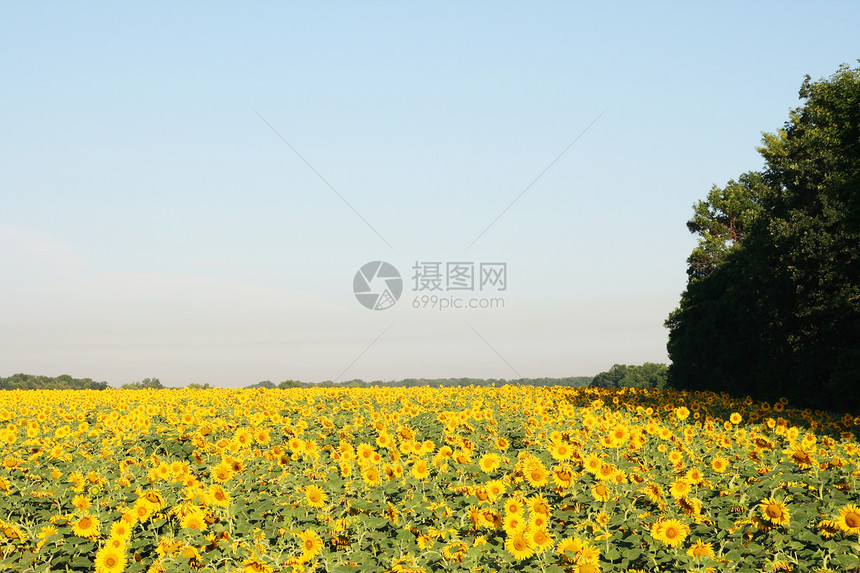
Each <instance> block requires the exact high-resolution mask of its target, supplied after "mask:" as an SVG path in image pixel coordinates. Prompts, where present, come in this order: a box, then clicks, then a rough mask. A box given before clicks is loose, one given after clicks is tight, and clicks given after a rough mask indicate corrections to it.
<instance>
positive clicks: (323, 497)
mask: <svg viewBox="0 0 860 573" xmlns="http://www.w3.org/2000/svg"><path fill="white" fill-rule="evenodd" d="M305 499H307V500H308V505H310V506H311V507H316V508H317V509H319V508H322V507H323V506H325V503H326V502H327V501H328V494H326V492H324V491H323V489H322V488H321V487H320V486H318V485H314V484H311V485H309V486H306V487H305Z"/></svg>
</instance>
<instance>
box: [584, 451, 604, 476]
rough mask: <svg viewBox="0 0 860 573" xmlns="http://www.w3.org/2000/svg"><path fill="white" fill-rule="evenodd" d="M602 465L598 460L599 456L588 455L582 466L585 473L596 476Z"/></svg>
mask: <svg viewBox="0 0 860 573" xmlns="http://www.w3.org/2000/svg"><path fill="white" fill-rule="evenodd" d="M602 465H603V461H602V460H601V459H600V456H598V455H597V454H588V456H586V458H585V462H583V466H584V467H585V471H587V472H588V473H591V474H596V473H597V472H598V470H600V466H602Z"/></svg>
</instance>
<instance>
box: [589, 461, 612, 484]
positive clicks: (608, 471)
mask: <svg viewBox="0 0 860 573" xmlns="http://www.w3.org/2000/svg"><path fill="white" fill-rule="evenodd" d="M615 470H616V468H615V464H601V465H600V468H599V469H598V470H597V473H595V474H594V477H596V478H597V479H599V480H604V481H606V480H611V479H612V478H613V477H615Z"/></svg>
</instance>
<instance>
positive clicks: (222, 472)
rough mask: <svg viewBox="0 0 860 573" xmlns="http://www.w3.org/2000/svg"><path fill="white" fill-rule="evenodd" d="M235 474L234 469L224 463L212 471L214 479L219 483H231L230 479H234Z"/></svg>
mask: <svg viewBox="0 0 860 573" xmlns="http://www.w3.org/2000/svg"><path fill="white" fill-rule="evenodd" d="M234 473H235V472H233V468H232V467H231V466H230V465H229V464H226V463H224V462H221V463H219V464H218V465H216V466H213V467H212V470H211V471H210V475H211V476H212V479H213V480H215V481H216V482H218V483H225V482H227V481H230V478H232V477H233V474H234Z"/></svg>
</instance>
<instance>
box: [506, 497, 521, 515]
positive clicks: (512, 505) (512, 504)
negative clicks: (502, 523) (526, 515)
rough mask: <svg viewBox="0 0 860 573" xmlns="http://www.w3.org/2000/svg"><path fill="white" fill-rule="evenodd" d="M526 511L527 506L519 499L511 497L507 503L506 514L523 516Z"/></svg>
mask: <svg viewBox="0 0 860 573" xmlns="http://www.w3.org/2000/svg"><path fill="white" fill-rule="evenodd" d="M524 510H525V504H524V503H523V501H522V500H521V499H520V498H518V497H509V498H508V499H507V500H506V501H505V513H507V514H508V515H510V514H517V515H522V514H523V511H524Z"/></svg>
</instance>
